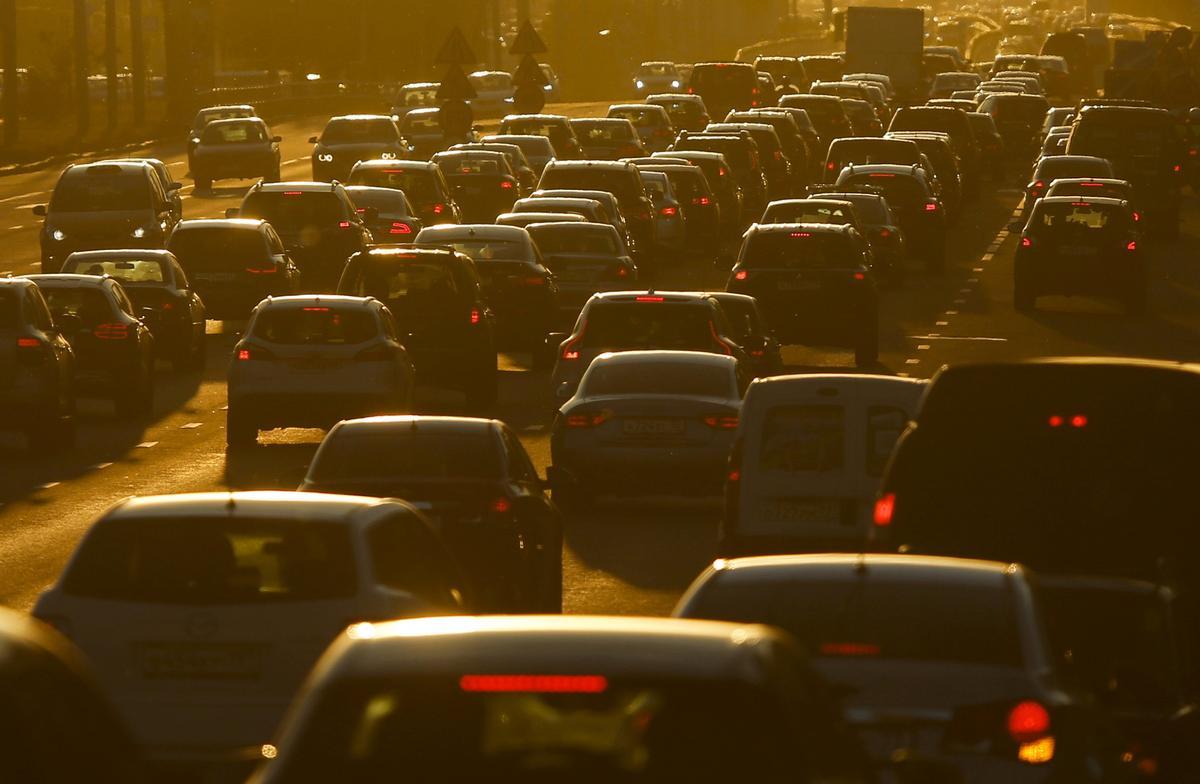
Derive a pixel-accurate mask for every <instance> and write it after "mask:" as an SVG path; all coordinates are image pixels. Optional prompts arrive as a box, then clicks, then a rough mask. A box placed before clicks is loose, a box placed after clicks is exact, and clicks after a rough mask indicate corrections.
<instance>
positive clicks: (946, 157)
mask: <svg viewBox="0 0 1200 784" xmlns="http://www.w3.org/2000/svg"><path fill="white" fill-rule="evenodd" d="M887 136H888V137H889V138H893V139H911V140H912V141H913V142H915V143H916V145H917V148H918V149H920V151H921V154H922V155H923V156H925V162H926V163H927V164H928V166H927V169H931V170H932V171H933V181H934V183H935V184H936V185H937V194H938V199H939V200H940V201H941V202H942V206H943V207H944V208H945V210H946V220H947V221H948V222H950V223H952V224H953V223H957V222H958V219H959V218H960V217H961V216H962V210H963V202H964V201H966V199H967V197H968V196H969V187H970V186H969V185H968V181H967V177H966V172H965V171H964V170H963V168H962V166H961V164H960V161H961V156H960V155H959V154H958V151H957V150H956V149H955V147H954V140H953V139H952V138H951V137H950V135H949V134H946V133H940V132H937V131H888V133H887Z"/></svg>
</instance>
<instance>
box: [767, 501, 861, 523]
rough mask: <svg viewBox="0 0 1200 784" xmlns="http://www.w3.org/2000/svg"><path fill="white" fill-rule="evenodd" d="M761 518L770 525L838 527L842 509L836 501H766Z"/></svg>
mask: <svg viewBox="0 0 1200 784" xmlns="http://www.w3.org/2000/svg"><path fill="white" fill-rule="evenodd" d="M763 517H764V518H765V519H766V520H767V521H768V522H772V523H797V524H801V525H803V524H812V525H839V524H840V523H841V522H842V507H841V504H840V503H839V502H837V501H822V500H811V501H768V502H767V503H765V504H763Z"/></svg>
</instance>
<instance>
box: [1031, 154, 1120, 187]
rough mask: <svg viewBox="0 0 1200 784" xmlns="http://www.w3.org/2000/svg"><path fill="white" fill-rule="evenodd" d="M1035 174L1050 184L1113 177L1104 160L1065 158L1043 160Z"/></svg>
mask: <svg viewBox="0 0 1200 784" xmlns="http://www.w3.org/2000/svg"><path fill="white" fill-rule="evenodd" d="M1035 174H1036V178H1037V179H1039V180H1045V181H1046V182H1050V181H1051V180H1067V179H1072V178H1074V177H1111V176H1112V168H1111V167H1110V166H1109V165H1108V162H1107V161H1103V160H1095V159H1091V158H1085V159H1082V160H1081V159H1079V158H1070V157H1066V156H1063V157H1059V158H1050V159H1046V160H1043V161H1042V163H1041V164H1040V165H1039V166H1038V167H1037V171H1036V172H1035Z"/></svg>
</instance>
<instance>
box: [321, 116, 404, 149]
mask: <svg viewBox="0 0 1200 784" xmlns="http://www.w3.org/2000/svg"><path fill="white" fill-rule="evenodd" d="M399 135H400V134H399V133H397V131H396V124H395V123H394V122H392V121H391V120H384V119H379V120H333V121H331V122H330V123H329V124H328V125H326V126H325V131H324V132H323V133H322V134H321V142H322V143H324V144H363V143H369V142H391V141H395V140H396V139H397V138H398V137H399Z"/></svg>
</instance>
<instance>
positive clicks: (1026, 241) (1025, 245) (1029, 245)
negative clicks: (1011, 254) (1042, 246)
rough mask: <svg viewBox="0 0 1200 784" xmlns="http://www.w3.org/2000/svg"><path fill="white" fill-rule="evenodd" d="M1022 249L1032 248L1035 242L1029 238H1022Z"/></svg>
mask: <svg viewBox="0 0 1200 784" xmlns="http://www.w3.org/2000/svg"><path fill="white" fill-rule="evenodd" d="M1021 247H1022V248H1032V247H1033V240H1032V239H1030V238H1029V237H1022V238H1021Z"/></svg>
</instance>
